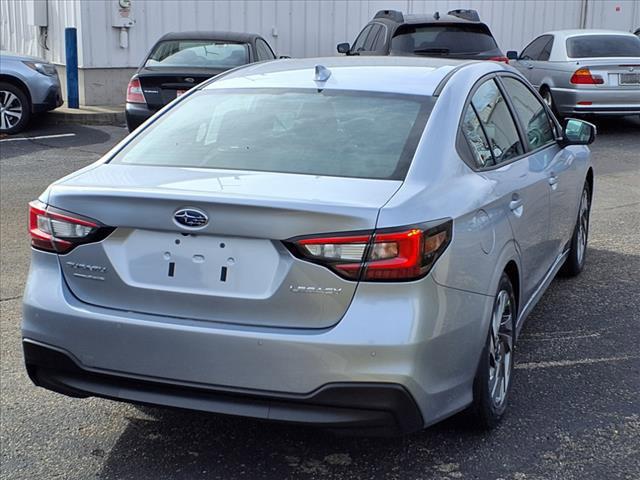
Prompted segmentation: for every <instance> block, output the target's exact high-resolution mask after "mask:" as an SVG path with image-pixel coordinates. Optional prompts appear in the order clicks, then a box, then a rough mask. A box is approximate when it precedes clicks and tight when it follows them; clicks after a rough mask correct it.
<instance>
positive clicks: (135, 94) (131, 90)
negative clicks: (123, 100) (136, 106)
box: [127, 77, 147, 103]
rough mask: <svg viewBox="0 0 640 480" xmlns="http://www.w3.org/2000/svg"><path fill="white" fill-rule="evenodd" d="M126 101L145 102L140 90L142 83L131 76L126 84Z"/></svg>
mask: <svg viewBox="0 0 640 480" xmlns="http://www.w3.org/2000/svg"><path fill="white" fill-rule="evenodd" d="M127 102H129V103H147V101H146V100H145V98H144V93H143V92H142V85H141V84H140V80H139V79H138V78H135V77H134V78H132V79H131V80H130V81H129V85H127Z"/></svg>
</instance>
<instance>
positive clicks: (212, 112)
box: [112, 89, 434, 179]
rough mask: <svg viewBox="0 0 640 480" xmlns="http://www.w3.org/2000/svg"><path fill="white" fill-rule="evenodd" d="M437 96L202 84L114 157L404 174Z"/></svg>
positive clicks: (117, 159)
mask: <svg viewBox="0 0 640 480" xmlns="http://www.w3.org/2000/svg"><path fill="white" fill-rule="evenodd" d="M433 103H434V99H433V97H424V96H409V95H396V94H383V93H368V92H354V91H349V92H347V91H327V90H323V91H317V90H291V89H289V90H280V89H234V90H222V89H221V90H203V91H199V92H196V93H195V94H194V95H192V96H190V97H189V98H187V99H185V100H184V101H183V102H182V103H181V104H179V105H178V106H176V107H175V108H173V109H172V110H170V111H169V112H167V113H166V114H165V115H163V116H162V117H160V118H159V119H158V120H157V121H156V122H154V123H153V124H152V125H151V126H150V127H149V128H147V129H146V130H145V131H144V132H142V133H141V134H140V135H139V136H137V137H136V138H135V139H134V140H133V141H132V142H131V143H129V144H128V145H127V146H126V147H125V148H124V149H123V150H121V151H120V152H119V153H118V154H117V155H116V156H115V157H114V158H113V159H112V162H113V163H119V164H134V165H163V166H171V167H201V168H218V169H231V170H252V171H267V172H286V173H302V174H309V175H327V176H339V177H360V178H378V179H404V177H405V175H406V172H407V169H408V167H409V164H410V162H411V159H412V157H413V154H414V152H415V149H416V146H417V144H418V141H419V139H420V136H421V134H422V130H423V129H424V126H425V124H426V121H427V117H428V114H429V112H430V111H431V108H432V106H433Z"/></svg>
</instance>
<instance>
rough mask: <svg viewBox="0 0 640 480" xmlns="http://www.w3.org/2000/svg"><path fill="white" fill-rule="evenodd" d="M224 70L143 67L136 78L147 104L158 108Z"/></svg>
mask: <svg viewBox="0 0 640 480" xmlns="http://www.w3.org/2000/svg"><path fill="white" fill-rule="evenodd" d="M226 70H227V69H221V68H198V69H191V70H189V71H188V72H185V69H184V68H170V67H155V68H154V67H145V68H143V69H141V70H140V71H139V72H138V79H139V80H140V85H141V86H142V92H143V93H144V97H145V100H146V101H147V105H149V107H151V108H156V109H159V108H161V107H163V106H164V105H166V104H167V103H169V102H171V101H172V100H174V99H175V98H176V97H179V96H180V95H182V94H183V93H185V92H186V91H187V90H189V89H190V88H192V87H194V86H196V85H198V84H200V83H202V82H204V81H205V80H208V79H209V78H211V77H215V76H217V75H220V74H221V73H222V72H224V71H226Z"/></svg>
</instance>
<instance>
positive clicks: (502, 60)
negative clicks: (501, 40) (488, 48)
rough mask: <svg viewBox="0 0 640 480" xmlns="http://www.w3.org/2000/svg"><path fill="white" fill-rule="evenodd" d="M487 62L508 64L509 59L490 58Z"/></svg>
mask: <svg viewBox="0 0 640 480" xmlns="http://www.w3.org/2000/svg"><path fill="white" fill-rule="evenodd" d="M489 60H490V61H492V62H502V63H509V59H508V58H507V57H491V58H490V59H489Z"/></svg>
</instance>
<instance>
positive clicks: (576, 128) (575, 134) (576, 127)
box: [562, 118, 598, 146]
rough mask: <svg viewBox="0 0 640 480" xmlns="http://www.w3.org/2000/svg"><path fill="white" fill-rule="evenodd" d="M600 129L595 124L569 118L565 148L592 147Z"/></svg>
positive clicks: (564, 136)
mask: <svg viewBox="0 0 640 480" xmlns="http://www.w3.org/2000/svg"><path fill="white" fill-rule="evenodd" d="M597 133H598V129H597V128H596V126H595V125H594V124H593V123H589V122H585V121H584V120H578V119H577V118H567V120H566V122H565V124H564V135H563V138H562V140H563V142H562V143H563V146H567V145H590V144H592V143H593V141H594V140H595V139H596V134H597Z"/></svg>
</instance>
